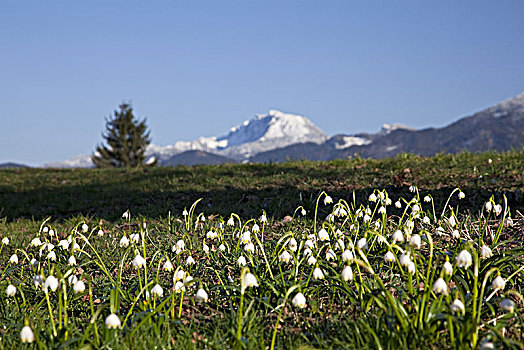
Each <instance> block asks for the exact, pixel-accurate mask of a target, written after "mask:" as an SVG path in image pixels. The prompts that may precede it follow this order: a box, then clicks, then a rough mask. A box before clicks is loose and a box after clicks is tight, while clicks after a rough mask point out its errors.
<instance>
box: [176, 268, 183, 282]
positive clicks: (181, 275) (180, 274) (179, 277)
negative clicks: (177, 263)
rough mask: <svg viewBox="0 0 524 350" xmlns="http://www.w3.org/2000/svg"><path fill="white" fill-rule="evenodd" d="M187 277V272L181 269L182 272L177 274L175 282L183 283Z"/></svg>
mask: <svg viewBox="0 0 524 350" xmlns="http://www.w3.org/2000/svg"><path fill="white" fill-rule="evenodd" d="M185 276H186V272H185V271H184V270H182V269H180V270H178V271H177V272H176V273H175V276H174V280H175V282H176V281H183V280H184V277H185Z"/></svg>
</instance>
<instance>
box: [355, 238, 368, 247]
mask: <svg viewBox="0 0 524 350" xmlns="http://www.w3.org/2000/svg"><path fill="white" fill-rule="evenodd" d="M357 249H360V250H366V249H368V241H367V240H366V237H362V238H361V239H359V240H358V241H357Z"/></svg>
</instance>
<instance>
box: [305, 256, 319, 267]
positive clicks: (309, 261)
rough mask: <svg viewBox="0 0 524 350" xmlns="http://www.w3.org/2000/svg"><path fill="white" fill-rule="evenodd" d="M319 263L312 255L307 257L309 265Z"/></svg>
mask: <svg viewBox="0 0 524 350" xmlns="http://www.w3.org/2000/svg"><path fill="white" fill-rule="evenodd" d="M316 263H317V259H316V258H315V257H314V256H313V255H311V256H310V257H309V258H308V259H307V264H308V265H315V264H316Z"/></svg>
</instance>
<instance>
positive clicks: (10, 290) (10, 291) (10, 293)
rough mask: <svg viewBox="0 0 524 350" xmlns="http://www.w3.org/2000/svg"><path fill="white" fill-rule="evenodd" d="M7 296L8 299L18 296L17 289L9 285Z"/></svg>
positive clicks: (6, 291)
mask: <svg viewBox="0 0 524 350" xmlns="http://www.w3.org/2000/svg"><path fill="white" fill-rule="evenodd" d="M5 294H7V296H8V297H14V296H15V294H16V287H15V286H13V285H12V284H10V285H8V286H7V289H6V290H5Z"/></svg>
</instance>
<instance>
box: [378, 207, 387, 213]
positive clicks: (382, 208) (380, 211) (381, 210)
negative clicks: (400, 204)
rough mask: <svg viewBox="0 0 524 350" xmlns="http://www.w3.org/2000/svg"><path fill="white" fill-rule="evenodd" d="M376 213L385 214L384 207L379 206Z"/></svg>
mask: <svg viewBox="0 0 524 350" xmlns="http://www.w3.org/2000/svg"><path fill="white" fill-rule="evenodd" d="M378 213H379V214H386V207H383V206H381V207H380V208H378Z"/></svg>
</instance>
